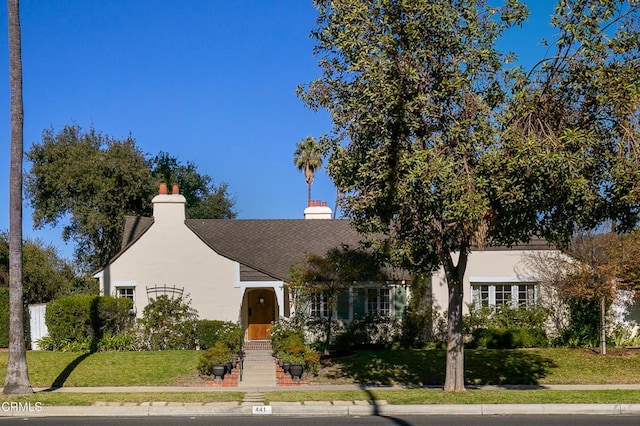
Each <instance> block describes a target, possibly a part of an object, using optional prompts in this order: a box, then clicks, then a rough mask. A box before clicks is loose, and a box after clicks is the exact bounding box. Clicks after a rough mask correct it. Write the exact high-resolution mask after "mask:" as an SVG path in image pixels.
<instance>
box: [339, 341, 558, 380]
mask: <svg viewBox="0 0 640 426" xmlns="http://www.w3.org/2000/svg"><path fill="white" fill-rule="evenodd" d="M445 361H446V352H445V351H443V350H436V349H433V350H413V349H399V350H366V351H361V352H359V353H358V354H357V355H356V356H353V357H346V358H341V359H337V360H334V361H333V367H334V368H333V369H332V370H331V372H329V373H328V374H327V377H328V378H330V379H338V378H347V379H350V380H353V381H354V382H356V383H360V384H362V385H403V386H428V385H438V386H441V385H443V384H444V375H445ZM554 367H556V365H555V364H554V362H553V361H552V360H551V359H549V358H544V357H542V356H540V355H539V354H537V353H535V352H534V351H520V350H466V351H465V381H466V383H467V384H470V385H538V384H539V381H540V379H542V378H544V377H546V375H547V374H548V372H549V371H550V370H551V369H552V368H554Z"/></svg>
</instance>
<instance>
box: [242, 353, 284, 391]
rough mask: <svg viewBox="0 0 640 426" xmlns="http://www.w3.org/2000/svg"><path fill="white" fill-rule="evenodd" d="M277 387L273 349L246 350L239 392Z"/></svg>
mask: <svg viewBox="0 0 640 426" xmlns="http://www.w3.org/2000/svg"><path fill="white" fill-rule="evenodd" d="M275 386H276V364H275V360H274V359H273V356H272V354H271V349H248V350H245V357H244V363H243V372H242V381H241V382H239V383H238V390H240V391H247V390H256V389H258V388H270V387H275Z"/></svg>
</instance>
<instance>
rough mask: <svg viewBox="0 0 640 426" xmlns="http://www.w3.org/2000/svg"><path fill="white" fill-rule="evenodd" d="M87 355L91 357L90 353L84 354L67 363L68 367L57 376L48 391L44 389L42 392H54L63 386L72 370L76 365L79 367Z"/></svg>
mask: <svg viewBox="0 0 640 426" xmlns="http://www.w3.org/2000/svg"><path fill="white" fill-rule="evenodd" d="M89 355H91V353H85V354H82V355H80V356H79V357H77V358H76V359H74V360H73V361H71V362H70V363H69V365H67V366H66V367H65V368H64V370H62V371H61V372H60V374H58V377H56V378H55V379H54V380H53V383H52V384H51V387H50V388H49V389H45V390H44V391H45V392H46V391H53V390H56V389H58V388H61V387H62V386H64V382H66V381H67V379H68V378H69V376H70V375H71V373H73V370H75V369H76V367H77V366H78V365H80V363H81V362H82V361H84V360H85V359H86V358H87V357H88V356H89Z"/></svg>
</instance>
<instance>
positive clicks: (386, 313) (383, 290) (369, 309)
mask: <svg viewBox="0 0 640 426" xmlns="http://www.w3.org/2000/svg"><path fill="white" fill-rule="evenodd" d="M372 295H374V297H371V296H372ZM383 295H386V300H385V297H383ZM366 297H367V300H366V305H365V306H366V311H365V312H366V313H367V314H376V315H380V316H381V317H391V316H392V315H393V310H392V309H391V307H392V306H393V304H392V301H393V295H392V294H391V288H389V287H377V288H376V287H369V288H367V289H366ZM372 302H373V303H372Z"/></svg>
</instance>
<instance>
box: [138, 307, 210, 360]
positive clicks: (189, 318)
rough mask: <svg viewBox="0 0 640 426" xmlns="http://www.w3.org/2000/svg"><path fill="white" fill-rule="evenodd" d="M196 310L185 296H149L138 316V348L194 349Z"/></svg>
mask: <svg viewBox="0 0 640 426" xmlns="http://www.w3.org/2000/svg"><path fill="white" fill-rule="evenodd" d="M197 322H198V313H197V312H196V310H195V309H193V308H192V307H191V304H190V301H189V300H188V299H185V298H182V297H177V298H173V299H172V298H169V297H168V296H166V295H162V296H159V297H158V298H156V299H151V302H150V303H149V304H148V305H147V306H145V308H144V311H143V317H142V318H141V319H139V320H138V323H139V327H140V333H139V335H138V337H139V339H138V342H137V346H138V349H142V350H151V351H158V350H168V349H195V347H196V324H197Z"/></svg>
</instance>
